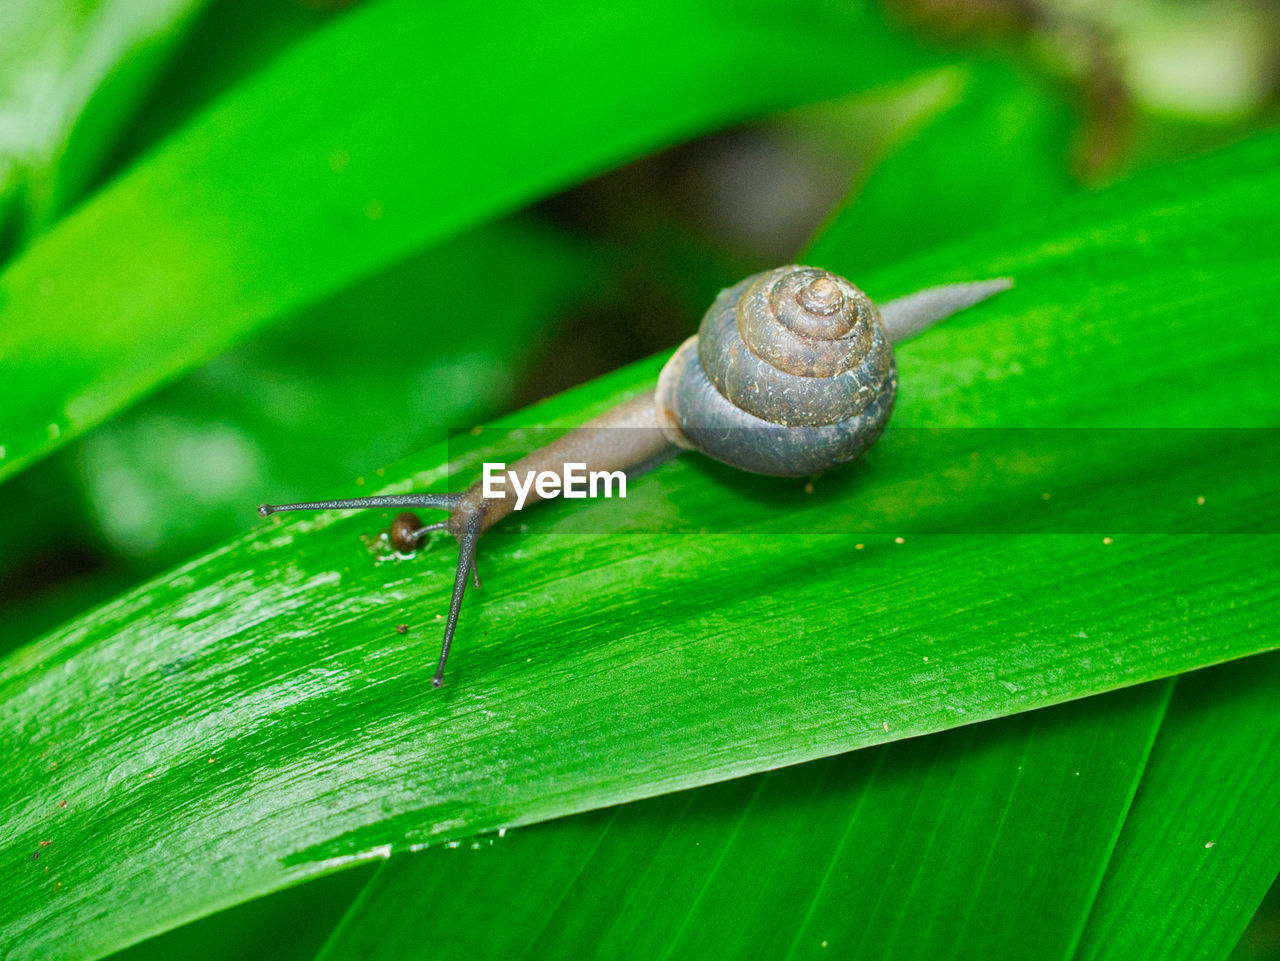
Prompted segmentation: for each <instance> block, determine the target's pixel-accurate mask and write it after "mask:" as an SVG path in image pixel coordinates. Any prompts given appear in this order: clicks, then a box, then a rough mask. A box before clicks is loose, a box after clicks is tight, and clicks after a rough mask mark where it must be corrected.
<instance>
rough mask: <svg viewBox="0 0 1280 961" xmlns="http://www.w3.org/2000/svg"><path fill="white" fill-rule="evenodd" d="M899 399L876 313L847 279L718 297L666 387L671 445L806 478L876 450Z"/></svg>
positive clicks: (661, 400)
mask: <svg viewBox="0 0 1280 961" xmlns="http://www.w3.org/2000/svg"><path fill="white" fill-rule="evenodd" d="M896 388H897V374H896V370H895V368H894V363H893V351H892V348H891V347H890V346H889V341H888V338H887V336H886V335H885V332H884V328H883V325H882V324H881V322H880V318H879V314H878V313H877V311H876V309H875V306H874V305H873V304H872V303H871V301H870V300H869V299H868V298H867V296H866V295H865V294H864V293H862V291H860V290H858V288H857V287H855V286H854V285H853V284H851V283H849V282H848V281H847V280H845V279H844V278H842V277H838V276H836V275H835V274H831V273H828V272H827V271H825V270H818V269H815V268H812V267H797V266H790V267H779V268H778V269H776V270H771V271H767V272H765V273H762V274H756V275H754V276H752V277H748V278H747V279H746V280H744V281H742V282H741V283H739V284H736V285H734V286H733V287H730V288H728V289H727V290H724V291H722V292H721V294H720V296H719V297H717V298H716V300H715V303H713V304H712V305H711V309H710V310H708V311H707V314H706V316H705V317H704V318H703V321H702V326H701V328H700V329H699V332H698V336H697V338H691V339H690V340H689V341H688V342H686V343H685V344H684V345H683V346H682V347H681V348H680V350H679V351H677V353H676V355H675V356H674V357H673V358H672V359H671V361H670V362H668V364H667V366H666V367H665V368H664V369H663V371H662V375H661V376H660V377H659V381H658V406H659V418H660V420H663V421H664V422H665V423H666V424H667V433H668V436H669V437H670V438H671V439H672V440H673V442H676V443H679V444H681V445H683V446H692V447H696V448H698V449H700V450H702V451H703V452H704V453H707V454H709V455H710V456H712V457H715V458H717V459H718V460H722V461H725V462H727V463H729V464H733V465H734V466H736V467H740V468H742V469H744V470H750V471H756V472H758V473H766V474H784V475H803V474H812V473H817V472H820V471H822V470H826V469H828V468H830V467H833V466H835V465H836V464H840V463H843V462H845V461H848V460H852V459H853V458H854V457H857V456H858V455H859V454H861V453H862V452H863V451H864V450H866V448H867V447H869V446H871V444H872V443H874V442H875V440H876V438H878V437H879V436H880V433H881V431H883V429H884V425H885V423H886V422H887V421H888V418H889V414H890V412H891V411H892V408H893V399H894V394H895V391H896Z"/></svg>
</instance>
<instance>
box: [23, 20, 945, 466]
mask: <svg viewBox="0 0 1280 961" xmlns="http://www.w3.org/2000/svg"><path fill="white" fill-rule="evenodd" d="M595 13H596V8H595V7H594V6H591V5H588V4H586V3H584V2H576V3H572V4H568V5H565V4H560V5H557V6H556V7H555V8H549V7H543V6H529V5H520V4H513V5H511V6H510V7H509V9H507V12H506V14H505V15H503V16H495V15H494V10H493V9H491V8H490V7H487V6H486V7H483V8H482V7H476V6H475V5H474V4H468V3H462V2H460V0H458V2H453V3H451V4H445V5H444V6H442V5H440V4H434V5H432V6H430V7H424V6H422V5H421V4H419V3H417V2H414V0H380V2H376V3H369V4H366V5H363V6H361V7H360V8H358V9H355V10H353V11H351V12H349V13H348V14H347V15H345V16H343V17H341V18H340V19H338V20H336V21H334V22H333V23H331V24H329V25H327V26H325V27H323V28H321V29H318V30H316V31H315V32H313V33H312V34H310V35H308V36H307V37H306V38H304V39H303V40H302V41H300V42H299V43H298V44H296V45H295V46H293V47H291V48H290V49H289V50H288V51H286V53H285V54H284V55H283V56H282V57H281V58H279V59H278V60H277V61H275V62H274V63H273V64H272V65H271V66H270V67H269V68H267V69H265V70H263V71H261V72H259V73H257V74H255V75H254V77H253V79H252V80H251V81H249V82H247V83H245V84H243V85H241V86H240V87H238V88H236V90H235V91H233V92H232V93H230V94H228V95H227V96H226V97H224V98H222V99H221V100H219V101H218V103H217V104H216V105H215V106H214V107H213V108H211V109H210V110H208V111H207V112H205V113H204V114H203V115H202V116H201V117H200V118H199V119H198V120H196V121H195V122H193V123H192V124H190V125H189V126H187V127H186V128H184V129H183V131H182V132H181V133H180V134H179V135H176V136H175V137H173V138H171V139H170V140H168V141H167V142H166V143H165V144H164V145H163V146H162V147H161V148H160V149H158V150H157V151H155V152H154V153H153V154H151V155H149V156H148V158H147V159H146V160H144V161H143V162H141V163H140V164H138V165H137V166H135V167H134V168H132V169H131V170H130V171H129V172H128V173H127V174H125V175H124V176H122V177H120V178H119V179H117V180H116V181H114V182H113V183H112V184H111V185H110V187H108V188H107V189H105V190H103V191H102V192H100V193H99V194H98V195H96V196H95V197H94V198H93V200H92V201H91V202H89V203H87V204H86V205H85V206H84V207H83V208H81V209H80V210H78V211H77V212H76V213H75V214H74V215H73V216H72V217H70V218H68V219H67V220H66V221H64V222H63V223H61V224H60V225H59V226H58V228H57V229H56V230H54V231H52V232H50V233H49V234H48V235H47V236H45V237H44V238H42V239H41V241H40V242H39V243H37V244H35V245H34V246H32V247H31V248H30V249H29V250H27V252H26V253H25V254H24V255H23V256H22V257H21V258H20V259H19V260H17V261H16V262H15V263H13V264H12V265H11V266H10V267H9V269H8V270H7V271H6V272H5V273H4V274H3V275H0V357H2V358H3V361H4V365H5V366H4V370H3V374H4V377H5V380H6V383H7V384H8V385H9V388H10V391H11V393H10V398H11V401H10V403H9V404H7V405H6V406H5V408H4V410H3V411H0V477H4V476H7V475H9V474H12V473H13V472H15V471H16V470H19V469H20V468H21V467H22V466H24V465H26V464H28V463H30V462H31V461H32V460H34V459H35V458H37V457H39V456H41V455H43V454H45V453H47V452H49V451H50V450H52V449H53V448H54V447H56V446H57V445H58V444H59V443H62V442H63V441H65V440H66V439H69V438H70V437H71V436H73V435H75V434H78V433H80V432H82V431H84V430H85V429H87V428H89V427H91V426H94V425H96V424H97V423H99V422H100V421H102V420H103V419H104V418H106V417H108V416H109V415H111V414H113V413H115V412H116V411H118V410H119V409H120V408H122V407H123V406H125V405H127V404H129V403H131V402H133V401H134V400H136V399H137V398H138V397H140V396H141V395H143V394H144V393H146V392H147V391H149V390H152V389H154V388H155V387H156V386H158V385H160V384H162V383H164V382H166V381H168V380H171V379H172V378H173V377H175V376H176V375H177V374H179V373H181V372H182V371H185V370H187V369H190V368H191V367H192V366H194V365H195V364H197V363H199V362H200V361H202V360H204V359H207V358H208V357H209V356H211V355H212V354H214V353H216V352H218V351H219V350H221V349H224V348H225V347H227V346H228V345H229V344H230V343H232V342H234V341H235V340H237V339H238V338H240V337H242V336H243V335H245V334H246V333H247V332H249V331H251V330H252V329H254V328H255V327H256V326H257V325H259V324H261V323H263V322H265V321H267V320H270V319H273V318H276V317H279V316H281V315H284V314H287V313H289V312H292V311H295V310H297V309H299V308H301V307H304V306H306V305H308V304H311V303H314V302H316V301H318V300H320V299H321V298H323V297H326V296H328V295H330V294H332V293H334V292H336V291H338V290H341V289H343V288H344V287H346V286H348V285H350V284H352V283H354V282H355V281H356V280H358V279H360V278H362V277H365V276H368V275H369V274H370V273H372V272H373V271H376V270H379V269H382V268H385V267H387V266H389V265H391V264H394V263H395V262H397V261H399V260H401V259H403V258H404V257H406V256H408V255H409V254H411V253H412V252H413V251H415V250H418V249H420V248H422V247H424V246H426V245H428V244H431V243H434V242H438V241H440V240H442V239H444V238H446V237H448V236H451V235H453V234H455V233H457V232H458V231H460V230H462V229H464V228H466V227H469V226H472V225H475V224H477V223H479V222H482V221H484V220H486V219H489V218H491V217H493V216H495V215H497V214H500V213H503V212H506V211H509V210H511V209H512V208H514V207H516V206H518V205H520V204H523V203H527V202H528V201H529V200H531V199H533V198H534V197H537V196H540V195H543V194H545V193H548V192H551V191H553V190H555V189H557V188H559V187H562V186H564V185H566V184H567V183H570V182H572V181H573V180H575V179H577V178H580V177H582V176H585V175H587V174H589V173H592V172H595V171H599V170H601V169H603V168H606V167H608V166H610V165H612V164H616V163H618V162H619V161H621V160H622V159H624V158H626V157H629V156H634V155H635V154H636V153H638V152H640V151H643V150H648V149H653V148H654V147H656V146H659V145H661V144H663V143H668V142H671V141H672V140H675V139H678V138H680V137H687V136H689V135H691V134H694V133H697V132H700V131H704V130H707V129H711V128H714V127H717V126H720V125H723V124H725V123H727V122H729V121H732V120H735V119H740V118H743V117H745V116H749V115H752V114H755V113H759V112H761V111H765V110H769V109H775V108H779V107H783V106H787V105H792V104H795V103H800V102H805V101H808V100H814V99H820V98H822V97H825V96H832V95H834V94H836V93H839V92H844V91H847V90H848V89H850V88H852V87H856V86H857V85H859V84H860V83H862V84H866V83H870V82H873V81H875V82H878V81H880V80H881V79H883V78H884V77H885V76H890V77H892V76H895V75H902V74H904V73H906V72H907V71H909V70H911V69H912V65H913V64H914V63H917V62H918V61H919V60H920V59H921V58H922V56H923V55H922V54H921V53H919V52H917V51H916V50H915V49H914V48H913V47H912V46H910V45H909V44H906V43H902V42H898V41H895V39H894V37H893V35H892V34H890V33H889V32H887V30H886V29H885V28H884V27H883V26H882V25H881V24H880V22H879V19H878V15H877V14H876V13H875V12H873V11H872V10H871V9H870V7H869V5H867V4H859V5H856V6H854V7H849V6H848V5H846V4H837V3H834V2H832V3H823V4H819V5H817V6H815V7H813V8H806V9H805V10H801V11H797V10H794V9H793V8H792V6H791V5H790V4H785V3H782V2H780V0H749V2H748V0H708V2H705V3H701V4H697V5H690V4H687V3H682V2H675V0H667V2H664V3H662V4H659V5H655V4H654V3H652V2H651V0H650V2H645V3H640V2H638V0H632V2H628V3H625V4H615V5H614V6H613V7H612V8H611V15H610V16H609V17H607V18H605V17H599V16H596V15H595ZM477 36H483V37H485V43H484V44H483V45H476V44H474V43H472V42H470V41H471V40H472V39H473V38H474V37H477ZM673 37H681V38H688V39H687V40H686V41H684V42H680V43H674V44H673V43H672V38H673ZM854 50H857V51H858V53H859V55H858V56H856V57H855V56H853V55H852V51H854ZM656 51H661V53H662V59H663V64H664V68H663V70H662V71H661V72H659V73H656V74H655V73H654V72H653V71H652V70H651V69H650V68H651V65H652V63H653V62H654V59H655V55H656ZM779 51H781V54H779ZM424 52H427V53H429V56H426V57H424ZM495 62H501V63H502V64H503V68H504V69H503V70H502V71H501V72H495V71H492V70H491V69H489V67H490V65H491V64H493V63H495ZM566 103H572V104H573V105H574V108H573V109H572V110H566V109H564V104H566ZM428 104H429V105H430V106H431V109H430V110H424V109H423V107H424V105H428ZM499 108H500V109H499ZM246 169H251V170H253V172H254V175H253V177H251V178H249V177H245V176H244V171H245V170H246ZM122 237H127V238H128V242H127V243H120V242H119V238H122ZM103 317H109V318H110V320H111V322H110V323H101V322H99V321H100V319H101V318H103ZM68 342H74V343H75V345H76V349H75V350H73V351H62V350H59V347H60V346H61V345H62V344H65V343H68Z"/></svg>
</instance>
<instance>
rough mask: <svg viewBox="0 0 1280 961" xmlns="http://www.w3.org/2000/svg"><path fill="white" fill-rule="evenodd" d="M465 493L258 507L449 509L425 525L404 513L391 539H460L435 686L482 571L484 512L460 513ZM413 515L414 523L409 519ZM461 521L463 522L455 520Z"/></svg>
mask: <svg viewBox="0 0 1280 961" xmlns="http://www.w3.org/2000/svg"><path fill="white" fill-rule="evenodd" d="M462 497H463V495H462V494H388V495H383V496H378V497H352V498H346V499H343V500H333V501H303V502H300V503H297V504H263V505H261V506H260V507H259V508H258V513H259V514H260V515H261V516H262V517H269V516H270V515H272V514H278V513H282V512H284V511H322V510H361V509H365V508H379V507H430V508H436V509H439V510H447V511H449V513H450V517H449V519H448V520H443V521H438V522H437V523H434V524H426V525H424V524H423V523H422V522H421V521H419V520H418V519H417V518H416V517H415V516H414V515H412V514H401V515H399V516H398V517H397V518H396V520H395V522H394V523H393V524H392V538H393V542H394V543H395V546H396V548H397V549H405V548H408V549H409V550H413V549H415V548H416V547H417V546H419V545H420V544H421V542H422V540H423V538H425V537H426V535H427V534H428V533H429V532H431V531H438V530H448V531H450V532H452V533H453V535H454V537H455V539H456V540H457V541H458V566H457V569H456V571H455V572H454V578H453V595H452V596H451V597H450V599H449V616H448V618H447V619H446V620H445V625H444V642H443V644H442V645H441V647H440V661H439V663H438V664H437V666H436V673H435V676H434V677H432V678H431V686H432V687H440V685H442V684H443V683H444V666H445V662H446V661H447V660H448V659H449V648H450V647H452V646H453V635H454V632H455V631H456V630H457V628H458V615H459V614H460V613H461V611H462V597H463V595H464V594H465V593H466V591H467V579H468V575H470V576H471V578H472V579H473V580H474V582H475V585H476V587H477V588H478V587H479V586H480V572H479V571H478V570H477V569H476V544H477V543H478V542H479V540H480V535H481V534H482V533H483V532H484V511H483V510H474V511H470V512H469V513H467V514H466V515H461V514H460V512H459V511H458V506H459V504H460V503H461V501H462ZM407 518H412V522H410V521H409V520H407ZM455 521H460V522H461V523H454V522H455Z"/></svg>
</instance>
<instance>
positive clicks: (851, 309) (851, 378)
mask: <svg viewBox="0 0 1280 961" xmlns="http://www.w3.org/2000/svg"><path fill="white" fill-rule="evenodd" d="M1010 286H1011V282H1010V281H1009V280H1007V279H998V280H989V281H981V282H978V283H969V284H952V285H948V286H944V287H934V288H928V289H926V290H922V291H920V292H918V293H916V294H912V295H910V296H908V297H904V298H901V299H899V300H895V301H892V302H890V303H888V304H885V305H884V306H883V307H881V308H879V309H877V307H876V305H875V304H874V303H872V301H871V300H870V298H868V297H867V295H866V294H864V293H863V292H862V291H861V290H859V289H858V288H857V287H855V286H854V285H853V284H852V283H850V282H849V281H847V280H845V279H844V278H843V277H839V276H837V275H836V274H832V273H829V272H828V271H825V270H821V269H819V268H814V267H803V266H795V265H792V266H786V267H779V268H776V269H774V270H769V271H764V272H762V273H759V274H753V275H752V276H750V277H748V278H746V279H745V280H743V281H741V282H740V283H738V284H735V285H734V286H732V287H729V288H726V289H725V290H723V291H721V293H720V295H719V296H718V297H717V298H716V299H715V301H714V302H713V303H712V305H711V308H710V309H709V310H708V311H707V313H706V315H705V316H704V317H703V320H702V324H701V326H700V327H699V331H698V334H697V336H695V337H691V338H689V340H687V341H685V343H684V344H682V345H681V346H680V347H679V348H678V349H677V350H676V352H675V354H673V355H672V357H671V359H670V360H669V361H668V362H667V364H666V366H665V367H664V368H663V369H662V372H661V373H660V375H659V377H658V381H657V384H656V385H655V387H654V388H653V389H651V390H647V391H645V392H644V393H642V394H640V395H638V396H636V397H633V398H631V399H630V400H627V401H624V402H623V403H621V404H618V405H617V406H615V407H613V408H611V409H610V410H608V411H606V412H605V413H604V414H602V415H600V416H599V417H596V418H594V419H593V420H591V421H589V422H588V423H586V424H584V425H583V426H582V427H580V428H578V429H576V430H573V431H570V432H569V433H568V434H566V435H564V436H563V437H560V438H558V439H557V440H554V441H552V442H551V443H549V444H547V445H545V446H543V447H540V448H538V449H537V450H535V451H533V452H531V453H530V454H528V455H526V456H525V457H523V458H521V459H520V460H519V461H517V462H516V463H515V464H514V465H512V467H511V471H510V473H511V474H512V475H519V476H526V475H528V476H536V475H538V474H545V473H548V472H550V473H552V474H556V475H559V476H560V477H561V479H564V477H565V475H566V471H567V468H566V465H568V464H576V465H577V466H579V467H582V466H584V465H585V467H586V469H588V470H590V471H622V472H625V473H626V474H628V475H632V476H634V475H635V474H639V473H642V472H643V471H645V470H648V469H650V468H652V467H655V466H657V465H658V464H660V463H662V462H663V461H665V460H667V459H669V458H671V457H673V456H675V455H677V454H679V453H680V452H681V451H682V450H689V449H693V450H699V451H702V452H703V453H705V454H707V455H708V456H710V457H713V458H715V459H716V460H720V461H723V462H724V463H726V464H730V465H732V466H734V467H737V468H740V469H742V470H746V471H751V472H753V473H759V474H774V475H780V476H808V475H812V474H817V473H821V472H823V471H825V470H829V469H830V468H832V467H836V466H838V465H840V464H843V463H846V462H848V461H851V460H853V459H855V458H857V457H858V456H860V455H861V454H862V453H864V452H865V451H866V450H867V448H869V447H870V446H871V445H872V444H874V443H875V442H876V440H877V439H879V437H880V435H881V433H883V431H884V428H885V425H886V424H887V423H888V421H889V417H890V415H891V414H892V412H893V404H894V400H895V397H896V394H897V386H898V374H897V367H896V364H895V362H894V356H893V348H892V346H891V345H892V343H894V342H896V341H899V340H902V339H904V338H905V337H909V336H911V335H913V334H915V333H918V332H919V331H921V330H923V329H925V328H926V327H928V326H930V325H931V324H933V323H936V322H937V321H939V320H942V319H943V318H945V317H947V316H949V315H951V314H953V313H956V312H957V311H960V310H963V309H965V308H966V307H969V306H971V305H973V304H975V303H978V302H979V301H981V300H985V299H986V298H987V297H990V296H992V295H993V294H996V293H998V292H1000V291H1002V290H1006V289H1008V288H1009V287H1010ZM527 487H528V485H526V489H527ZM484 494H485V492H484V488H483V485H482V483H481V482H480V481H477V482H476V483H474V484H472V485H471V486H470V487H469V488H467V490H466V491H464V492H462V493H460V494H425V493H424V494H396V495H384V496H375V497H360V498H353V499H346V500H336V501H311V502H306V503H300V504H284V505H278V506H273V505H269V504H263V505H262V506H261V507H259V508H258V512H259V513H260V514H261V515H262V516H264V517H265V516H267V515H269V514H273V513H276V512H278V511H290V510H322V509H329V508H370V507H432V508H439V509H443V510H447V511H448V512H449V516H448V517H447V518H446V519H445V520H442V521H439V522H437V523H434V524H428V525H423V524H422V523H421V521H419V520H418V519H417V517H416V515H413V514H402V515H400V516H398V517H397V518H396V521H395V522H394V523H393V525H392V532H391V537H392V539H393V542H394V543H395V546H396V547H397V549H399V550H402V551H410V550H412V549H414V548H415V547H417V546H420V545H421V543H422V542H423V540H424V539H425V536H426V534H428V533H429V532H430V531H433V530H448V531H449V532H450V533H451V534H452V535H453V536H454V538H455V539H456V540H457V542H458V565H457V570H456V572H455V577H454V587H453V594H452V597H451V599H450V604H449V616H448V618H447V619H446V622H445V637H444V644H443V646H442V648H441V652H440V660H439V664H438V667H437V670H436V674H435V676H434V677H433V679H432V683H433V685H435V686H436V687H439V686H440V684H441V683H442V680H443V677H444V666H445V661H446V659H447V658H448V655H449V648H450V645H451V644H452V641H453V635H454V631H455V628H456V626H457V621H458V615H459V612H460V610H461V605H462V598H463V594H464V593H465V591H466V586H467V579H468V574H471V575H473V576H475V578H476V581H477V586H478V583H479V582H478V575H476V565H475V558H476V544H477V541H478V540H479V538H480V535H481V534H483V533H484V532H485V531H486V530H488V529H489V528H490V527H492V526H493V525H494V524H496V523H497V522H498V521H500V520H501V519H502V518H503V517H505V516H507V514H509V513H511V512H512V510H514V509H515V507H516V499H515V496H514V494H512V493H511V492H510V490H509V489H508V490H507V491H506V492H505V493H503V494H502V495H500V496H497V497H494V496H489V497H486V496H484ZM537 499H539V495H538V494H536V493H530V495H529V496H528V497H526V498H525V502H526V503H528V502H532V501H536V500H537Z"/></svg>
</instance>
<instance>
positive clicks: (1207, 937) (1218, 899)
mask: <svg viewBox="0 0 1280 961" xmlns="http://www.w3.org/2000/svg"><path fill="white" fill-rule="evenodd" d="M1278 700H1280V656H1277V655H1275V654H1270V655H1267V656H1266V657H1259V658H1251V659H1249V660H1247V661H1241V662H1238V663H1234V664H1228V665H1224V666H1223V667H1220V668H1217V669H1215V670H1213V671H1204V672H1199V673H1196V674H1192V675H1188V676H1186V677H1182V678H1179V679H1178V691H1177V696H1176V697H1175V698H1174V701H1173V704H1172V707H1171V709H1170V711H1169V714H1168V716H1167V717H1166V718H1165V722H1164V725H1163V727H1162V728H1161V731H1160V739H1159V741H1157V743H1156V749H1155V751H1154V753H1153V754H1152V757H1151V761H1150V763H1149V764H1148V766H1147V771H1146V774H1145V775H1144V777H1143V780H1142V788H1141V790H1140V791H1139V792H1138V796H1137V798H1136V800H1135V801H1134V807H1133V811H1132V812H1131V813H1130V815H1129V819H1128V821H1126V822H1125V829H1124V833H1123V834H1122V835H1121V836H1120V842H1119V844H1118V846H1117V848H1116V853H1115V857H1114V858H1113V859H1112V861H1111V864H1110V865H1109V867H1108V869H1107V879H1106V883H1105V884H1104V885H1103V887H1102V891H1101V893H1100V895H1099V897H1098V902H1097V904H1096V905H1095V907H1094V910H1093V913H1092V914H1091V915H1090V918H1089V926H1088V928H1087V929H1086V931H1085V933H1084V939H1083V941H1082V942H1081V945H1080V950H1079V951H1078V952H1077V953H1076V957H1077V958H1080V959H1085V958H1087V959H1091V961H1097V959H1102V958H1116V959H1120V958H1126V959H1127V958H1158V957H1167V956H1168V955H1169V954H1170V953H1171V952H1174V951H1177V953H1178V954H1179V956H1180V957H1186V958H1225V957H1227V955H1228V954H1229V953H1230V952H1231V949H1232V947H1233V946H1234V945H1235V943H1236V942H1237V941H1238V940H1239V939H1240V933H1241V932H1242V931H1243V930H1244V928H1245V925H1246V924H1247V923H1248V922H1249V919H1250V918H1251V917H1253V915H1254V912H1255V911H1256V910H1257V908H1258V905H1259V903H1261V901H1262V899H1263V896H1264V895H1265V894H1266V893H1267V889H1268V887H1270V886H1271V884H1272V883H1273V882H1274V881H1275V880H1276V877H1277V875H1280V843H1278V841H1277V838H1276V832H1275V825H1276V823H1277V820H1280V718H1278V717H1277V714H1276V711H1275V705H1276V703H1277V701H1278Z"/></svg>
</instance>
